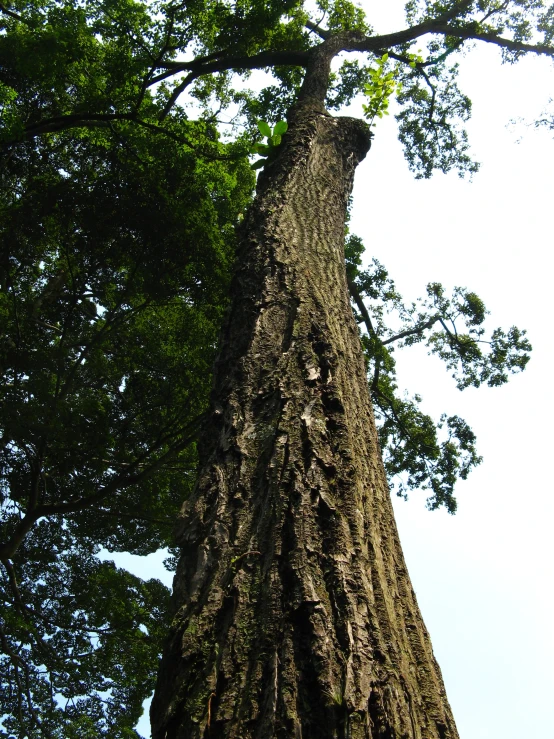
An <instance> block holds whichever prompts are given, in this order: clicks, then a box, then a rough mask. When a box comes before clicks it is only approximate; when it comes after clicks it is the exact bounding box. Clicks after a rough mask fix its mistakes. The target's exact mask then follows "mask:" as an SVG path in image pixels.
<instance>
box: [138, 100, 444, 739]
mask: <svg viewBox="0 0 554 739" xmlns="http://www.w3.org/2000/svg"><path fill="white" fill-rule="evenodd" d="M368 147H369V136H368V131H367V127H366V126H365V124H363V123H361V122H360V121H357V120H354V119H350V118H333V117H331V116H329V115H328V114H326V113H325V112H323V111H322V109H321V107H318V106H314V105H310V104H303V105H298V106H297V108H296V111H295V113H294V115H293V119H292V120H291V127H290V130H289V133H288V134H287V135H286V136H285V139H284V142H283V144H282V146H281V151H280V153H279V157H278V159H277V160H276V161H275V162H274V163H273V164H271V165H268V167H267V168H266V171H264V172H263V173H262V174H261V176H260V181H259V184H258V194H257V197H256V200H255V202H254V204H253V206H252V207H251V209H250V211H249V214H248V215H247V218H246V220H245V223H244V226H243V234H242V239H241V246H240V251H239V255H238V268H237V274H236V276H235V280H234V286H233V302H232V307H231V311H230V316H229V319H228V321H227V324H226V328H225V329H224V332H223V337H222V346H221V353H220V356H219V360H218V363H217V367H216V373H215V389H214V395H213V407H212V416H211V421H210V424H211V425H210V426H209V428H208V429H207V431H206V435H205V438H204V441H203V447H202V449H201V473H200V477H199V482H198V485H197V489H196V491H195V493H194V494H193V496H192V497H191V498H190V499H189V500H187V501H186V503H185V505H184V507H183V510H182V514H181V519H180V524H179V531H178V544H179V545H180V546H181V547H182V557H181V561H180V564H179V567H178V570H177V574H176V577H175V593H174V599H175V609H176V613H175V618H174V621H173V625H172V628H171V636H170V639H169V641H168V644H167V648H166V651H165V654H164V657H163V660H162V664H161V669H160V675H159V680H158V687H157V691H156V695H155V698H154V702H153V706H152V723H153V737H154V739H185V738H186V739H197V738H200V737H202V738H204V739H207V738H209V739H216V738H217V739H219V738H225V739H231V738H233V739H250V738H251V739H273V738H274V737H275V738H277V737H278V738H279V739H288V738H289V737H291V738H292V737H294V738H296V739H300V738H302V739H331V737H333V738H339V737H340V738H343V737H344V738H346V737H351V738H353V739H354V738H358V737H359V738H362V737H363V738H364V739H370V738H371V739H377V737H379V738H380V739H455V738H456V737H458V733H457V731H456V727H455V725H454V720H453V718H452V714H451V711H450V707H449V705H448V702H447V699H446V696H445V691H444V686H443V683H442V678H441V675H440V670H439V668H438V666H437V664H436V662H435V659H434V657H433V652H432V648H431V644H430V641H429V637H428V634H427V631H426V629H425V626H424V624H423V621H422V619H421V615H420V613H419V609H418V606H417V603H416V599H415V596H414V592H413V589H412V586H411V584H410V580H409V577H408V573H407V570H406V565H405V563H404V559H403V556H402V551H401V548H400V542H399V539H398V533H397V530H396V525H395V522H394V518H393V512H392V506H391V502H390V497H389V492H388V488H387V482H386V478H385V473H384V469H383V464H382V461H381V453H380V449H379V444H378V441H377V434H376V430H375V422H374V418H373V413H372V409H371V403H370V398H369V392H368V383H367V379H366V373H365V366H364V359H363V355H362V351H361V346H360V340H359V336H358V329H357V326H356V323H355V321H354V318H353V315H352V310H351V307H350V301H349V296H348V290H347V285H346V276H345V269H344V223H345V216H346V209H347V203H348V198H349V195H350V192H351V186H352V178H353V174H354V169H355V167H356V165H357V164H358V162H359V161H360V160H361V159H363V157H364V156H365V154H366V152H367V150H368Z"/></svg>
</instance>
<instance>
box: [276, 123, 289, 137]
mask: <svg viewBox="0 0 554 739" xmlns="http://www.w3.org/2000/svg"><path fill="white" fill-rule="evenodd" d="M288 127H289V124H288V123H287V122H286V121H279V122H278V123H277V124H276V125H275V128H274V129H273V135H274V136H282V135H283V134H284V133H286V132H287V130H288Z"/></svg>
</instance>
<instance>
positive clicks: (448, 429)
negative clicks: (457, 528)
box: [345, 236, 531, 513]
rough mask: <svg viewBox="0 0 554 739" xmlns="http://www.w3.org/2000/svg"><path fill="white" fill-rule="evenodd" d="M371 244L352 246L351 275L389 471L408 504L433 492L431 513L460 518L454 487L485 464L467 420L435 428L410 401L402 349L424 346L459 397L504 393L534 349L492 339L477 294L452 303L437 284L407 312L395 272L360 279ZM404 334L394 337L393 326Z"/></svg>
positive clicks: (514, 336) (447, 419)
mask: <svg viewBox="0 0 554 739" xmlns="http://www.w3.org/2000/svg"><path fill="white" fill-rule="evenodd" d="M362 253H363V244H362V242H361V240H360V239H359V238H358V237H356V236H349V237H348V239H347V240H346V248H345V257H346V269H347V275H348V279H349V284H350V287H351V292H352V295H353V298H354V300H355V304H356V307H357V309H358V311H361V312H360V313H359V314H358V320H359V322H360V323H363V324H364V326H365V332H364V333H363V334H362V336H361V338H362V346H363V348H364V352H365V356H366V361H367V366H368V377H369V382H370V388H371V393H372V396H373V402H374V407H375V414H376V419H377V422H378V429H379V438H380V442H381V448H382V449H383V458H384V463H385V468H386V470H387V474H388V476H389V480H390V482H391V487H392V488H393V489H395V490H396V492H397V494H398V495H401V496H405V495H406V493H407V491H408V490H410V489H422V490H429V491H430V493H431V494H430V497H429V498H428V501H427V505H428V507H429V508H430V509H436V508H438V507H440V506H445V507H446V508H447V510H448V511H449V512H450V513H454V512H455V511H456V505H457V504H456V499H455V497H454V487H455V484H456V482H457V480H458V479H462V480H465V479H466V478H467V476H468V474H469V472H470V471H471V469H472V468H473V467H475V466H476V465H477V464H479V463H480V462H481V457H479V455H478V454H477V450H476V437H475V435H474V433H473V432H472V430H471V428H470V427H469V426H468V425H467V423H466V422H465V421H464V420H463V419H462V418H460V417H459V416H456V415H452V416H449V415H448V414H443V415H441V417H440V418H439V420H438V421H434V420H433V419H432V418H431V417H430V416H429V415H427V414H426V413H424V412H423V411H422V410H421V408H420V403H421V397H420V396H419V395H417V394H416V395H414V396H413V397H408V396H402V395H401V394H400V392H399V389H398V384H397V380H396V362H395V359H394V349H395V347H409V346H413V345H414V344H419V343H423V344H425V345H426V347H427V348H428V350H429V353H430V354H435V355H437V356H438V357H439V358H440V359H441V360H442V361H444V363H445V365H446V367H447V369H448V370H449V371H451V373H452V377H453V378H454V380H455V381H456V386H457V387H458V389H460V390H463V389H465V388H467V387H470V386H473V387H479V385H481V384H482V383H483V382H485V383H487V384H488V385H489V386H490V387H496V386H499V385H502V384H504V383H505V382H507V381H508V375H509V374H510V373H515V372H521V371H522V370H523V369H524V368H525V366H526V365H527V362H528V361H529V352H530V351H531V345H530V343H529V341H528V340H527V338H526V335H525V331H521V330H519V329H518V328H516V327H515V326H513V327H512V328H510V329H509V330H508V331H503V330H502V329H500V328H497V329H495V330H493V331H492V332H491V333H490V336H489V338H488V339H487V338H486V337H487V334H486V331H485V327H484V325H483V324H484V322H485V320H486V316H487V314H488V311H487V310H486V308H485V305H484V303H483V301H482V300H481V299H480V298H479V297H478V296H477V295H476V294H475V293H473V292H470V291H468V290H466V289H464V288H459V287H458V288H455V289H454V290H453V293H452V296H451V297H448V296H447V295H446V292H445V290H444V288H443V287H442V285H440V284H439V283H431V284H429V285H428V286H427V295H426V297H425V298H422V299H420V300H418V301H417V302H416V303H413V304H411V305H406V304H405V303H404V301H403V300H402V297H401V296H400V295H399V293H398V292H397V290H396V287H395V285H394V282H393V281H392V280H391V279H390V278H389V275H388V272H387V270H386V269H385V268H384V267H383V266H382V265H381V264H380V263H379V262H377V260H373V262H372V265H371V267H370V268H369V269H368V270H363V271H360V270H359V267H360V265H361V262H362V260H361V255H362ZM391 321H393V322H394V323H396V324H397V325H396V327H395V328H394V329H392V328H391V327H390V325H389V323H390V322H391Z"/></svg>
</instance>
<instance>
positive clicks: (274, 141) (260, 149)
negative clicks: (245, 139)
mask: <svg viewBox="0 0 554 739" xmlns="http://www.w3.org/2000/svg"><path fill="white" fill-rule="evenodd" d="M287 129H288V123H287V122H286V121H278V122H277V123H276V124H275V127H274V128H273V130H272V129H271V127H270V125H269V123H266V121H258V130H259V132H260V133H261V134H262V136H265V139H266V142H267V143H265V144H264V143H262V142H257V143H255V144H254V145H253V146H252V147H251V149H250V153H251V154H259V155H260V156H261V157H262V159H258V161H257V162H254V164H252V169H260V168H261V167H265V166H266V165H267V164H270V163H271V162H273V161H274V160H275V158H276V157H277V154H278V147H279V146H280V145H281V138H282V136H283V134H285V133H286V132H287Z"/></svg>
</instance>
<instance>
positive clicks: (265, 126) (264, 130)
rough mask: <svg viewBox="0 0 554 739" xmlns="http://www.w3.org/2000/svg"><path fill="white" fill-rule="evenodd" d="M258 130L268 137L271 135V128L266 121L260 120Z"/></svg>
mask: <svg viewBox="0 0 554 739" xmlns="http://www.w3.org/2000/svg"><path fill="white" fill-rule="evenodd" d="M258 131H259V132H260V133H261V134H262V136H266V137H267V138H269V137H270V136H271V128H270V127H269V124H268V123H266V122H265V121H258Z"/></svg>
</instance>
